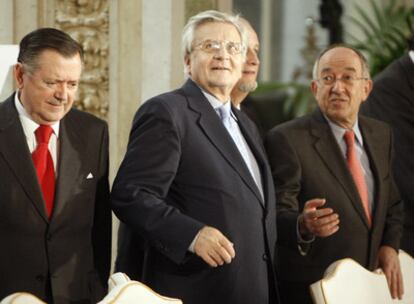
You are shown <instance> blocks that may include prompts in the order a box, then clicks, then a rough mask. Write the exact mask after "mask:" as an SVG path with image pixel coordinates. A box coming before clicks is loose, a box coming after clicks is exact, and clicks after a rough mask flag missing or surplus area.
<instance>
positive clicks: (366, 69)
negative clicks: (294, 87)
mask: <svg viewBox="0 0 414 304" xmlns="http://www.w3.org/2000/svg"><path fill="white" fill-rule="evenodd" d="M340 47H342V48H346V49H349V50H351V51H353V52H354V53H355V54H357V55H358V57H359V60H360V62H361V67H362V77H366V78H368V79H370V78H371V76H370V73H369V67H368V61H367V59H366V58H365V56H364V54H362V53H361V51H359V50H358V49H356V48H354V47H352V46H349V45H347V44H343V43H337V44H332V45H330V46H328V47H327V48H326V49H324V50H323V51H322V52H320V53H319V55H318V58H317V59H316V61H315V64H314V65H313V70H312V78H313V80H316V79H318V68H319V61H320V60H321V58H322V56H323V55H325V53H327V52H328V51H330V50H332V49H335V48H340Z"/></svg>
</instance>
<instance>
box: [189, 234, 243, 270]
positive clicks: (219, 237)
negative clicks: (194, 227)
mask: <svg viewBox="0 0 414 304" xmlns="http://www.w3.org/2000/svg"><path fill="white" fill-rule="evenodd" d="M194 252H195V253H196V254H197V255H198V256H199V257H201V258H202V259H203V260H204V261H205V262H206V263H207V264H208V265H210V266H211V267H217V266H219V265H220V266H221V265H223V264H224V263H227V264H230V262H231V260H232V259H234V257H235V256H236V252H235V251H234V247H233V243H231V242H230V241H229V240H228V239H227V238H226V237H225V236H224V235H223V234H222V233H221V232H220V231H219V230H217V229H215V228H213V227H208V226H205V227H203V228H202V229H201V230H200V232H199V233H198V237H197V240H196V242H195V245H194Z"/></svg>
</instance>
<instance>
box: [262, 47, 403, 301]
mask: <svg viewBox="0 0 414 304" xmlns="http://www.w3.org/2000/svg"><path fill="white" fill-rule="evenodd" d="M313 71H314V73H313V81H312V84H311V89H312V92H313V95H314V96H315V98H316V100H317V102H318V109H317V110H315V112H314V113H312V114H310V115H307V116H303V117H301V118H298V119H295V120H293V121H290V122H287V123H284V124H282V125H280V126H277V127H275V128H274V129H272V130H271V131H270V132H269V134H268V135H267V138H266V148H267V152H268V156H269V161H270V164H271V168H272V173H273V178H274V183H275V185H277V188H276V201H277V223H278V232H279V236H278V246H277V263H276V267H277V270H278V279H279V282H280V292H281V297H282V301H284V302H285V303H309V304H311V303H312V300H311V297H310V293H309V285H310V284H312V283H314V282H315V281H317V280H320V279H321V278H322V277H323V274H324V271H325V270H326V268H327V267H328V266H329V265H330V264H331V263H333V262H335V261H337V260H339V259H343V258H351V259H354V260H355V261H356V262H358V263H359V264H361V265H362V266H363V267H366V268H367V269H369V270H374V269H375V268H377V267H379V268H382V270H383V271H384V273H385V276H386V278H387V281H388V285H389V288H390V292H391V295H392V297H393V298H401V297H402V294H403V285H402V284H403V282H402V275H401V269H400V265H399V259H398V249H399V247H400V237H401V232H402V202H401V200H400V198H399V194H398V191H397V188H396V186H395V184H394V180H393V178H392V133H391V130H390V128H389V127H388V126H387V125H386V124H384V123H383V122H380V121H376V120H374V119H371V118H367V117H364V116H362V115H359V114H358V112H359V107H360V104H361V103H362V102H363V101H364V100H365V99H366V98H367V96H368V94H369V92H370V90H371V87H372V81H371V80H370V77H369V70H368V67H367V63H366V60H365V58H364V57H363V55H362V54H361V53H360V52H359V51H357V50H356V49H353V48H350V47H348V46H341V45H339V46H338V45H336V46H335V45H334V46H331V47H329V48H327V49H326V50H324V51H323V52H322V53H321V55H320V56H319V58H318V59H317V60H316V63H315V66H314V70H313Z"/></svg>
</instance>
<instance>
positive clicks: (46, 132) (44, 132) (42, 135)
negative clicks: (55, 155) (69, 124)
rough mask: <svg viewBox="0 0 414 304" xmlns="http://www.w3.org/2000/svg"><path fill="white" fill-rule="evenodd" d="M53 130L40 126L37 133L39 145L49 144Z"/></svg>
mask: <svg viewBox="0 0 414 304" xmlns="http://www.w3.org/2000/svg"><path fill="white" fill-rule="evenodd" d="M52 132H53V129H52V127H51V126H48V125H40V126H39V127H38V128H37V129H36V131H35V135H36V140H37V143H38V144H48V143H49V139H50V136H51V135H52Z"/></svg>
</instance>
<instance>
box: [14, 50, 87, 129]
mask: <svg viewBox="0 0 414 304" xmlns="http://www.w3.org/2000/svg"><path fill="white" fill-rule="evenodd" d="M81 70H82V63H81V59H80V56H79V54H76V55H75V56H73V57H70V58H65V57H63V56H62V55H60V54H59V53H58V52H56V51H53V50H45V51H43V52H42V53H41V54H40V55H39V56H38V58H37V60H36V68H35V69H34V70H33V71H30V69H29V68H28V67H27V66H25V65H24V64H21V63H18V64H16V66H15V77H16V83H17V86H18V88H19V92H20V101H21V103H22V105H23V107H24V108H25V110H26V111H27V113H28V114H29V115H30V117H31V118H32V119H33V120H34V121H35V122H37V123H38V124H45V125H51V124H54V123H56V122H58V121H59V120H61V119H62V118H63V117H64V116H65V114H66V113H67V112H68V111H69V110H70V109H71V107H72V105H73V101H74V99H75V94H76V91H77V89H78V84H79V79H80V75H81Z"/></svg>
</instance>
